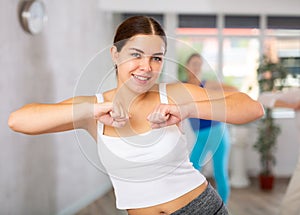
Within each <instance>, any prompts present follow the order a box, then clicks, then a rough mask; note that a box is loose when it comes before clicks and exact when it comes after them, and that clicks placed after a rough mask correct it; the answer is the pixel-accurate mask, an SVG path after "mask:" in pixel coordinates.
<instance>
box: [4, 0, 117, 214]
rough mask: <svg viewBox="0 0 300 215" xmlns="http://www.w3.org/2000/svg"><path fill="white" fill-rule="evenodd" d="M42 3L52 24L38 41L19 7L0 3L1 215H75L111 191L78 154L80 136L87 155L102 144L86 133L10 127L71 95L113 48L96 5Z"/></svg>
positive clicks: (77, 0) (106, 20) (107, 23)
mask: <svg viewBox="0 0 300 215" xmlns="http://www.w3.org/2000/svg"><path fill="white" fill-rule="evenodd" d="M43 2H44V3H45V5H46V9H47V12H48V23H47V24H46V26H45V29H44V31H43V32H42V33H41V34H40V35H36V36H31V35H29V34H27V33H25V32H24V31H23V30H22V28H21V27H20V24H19V21H18V14H17V9H18V5H19V1H7V0H0V26H1V34H0V65H1V70H0V73H1V79H0V95H1V98H2V101H3V102H2V105H1V106H0V119H1V120H0V134H1V135H0V136H1V142H0V145H1V150H0V189H1V190H0V205H1V207H0V214H7V215H9V214H12V215H17V214H22V215H26V214H28V215H34V214H51V215H52V214H72V213H74V212H75V211H77V210H78V209H79V208H80V207H82V206H83V205H86V204H87V203H89V202H90V201H92V200H93V199H94V198H97V197H99V195H101V194H102V193H104V192H106V191H107V190H108V189H109V188H110V182H109V180H108V178H107V176H106V175H105V174H103V173H102V172H101V171H99V170H97V169H96V168H95V167H93V165H92V164H91V163H90V162H88V160H87V159H86V158H85V157H84V155H83V153H82V151H81V150H80V148H79V144H78V140H77V139H78V138H79V140H80V141H81V143H83V142H84V143H85V144H86V145H85V146H84V149H85V150H89V149H88V147H89V148H90V150H93V149H95V146H96V145H95V143H94V142H93V140H91V138H89V137H87V136H86V135H85V134H84V133H83V132H79V133H77V135H76V133H75V132H65V133H60V134H49V135H39V136H26V135H22V134H18V133H15V132H13V131H11V130H9V128H8V126H7V119H8V115H9V113H10V112H11V111H13V110H15V109H17V108H19V107H20V106H22V105H23V104H25V103H30V102H56V101H60V100H62V99H65V98H68V97H72V96H73V93H74V89H75V87H76V83H77V80H78V78H79V75H80V74H81V70H82V69H83V68H84V66H85V65H86V64H87V63H88V61H89V60H90V59H91V57H92V56H94V55H95V53H96V52H98V51H100V50H101V49H103V48H105V47H107V46H108V45H109V44H110V43H111V35H112V33H113V32H112V27H111V26H112V17H111V16H110V14H109V13H104V12H101V11H100V10H99V8H98V7H97V5H98V3H97V1H96V0H95V1H94V0H89V1H84V2H83V1H81V0H73V1H61V0H54V1H53V0H51V1H50V0H44V1H43ZM98 72H99V74H102V76H104V74H105V73H106V71H105V70H104V69H101V68H98ZM92 145H93V147H91V146H92ZM89 153H92V152H89Z"/></svg>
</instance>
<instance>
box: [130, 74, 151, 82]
mask: <svg viewBox="0 0 300 215" xmlns="http://www.w3.org/2000/svg"><path fill="white" fill-rule="evenodd" d="M132 76H133V77H134V78H136V79H138V80H140V81H148V80H150V78H151V77H145V76H140V75H134V74H133V75H132Z"/></svg>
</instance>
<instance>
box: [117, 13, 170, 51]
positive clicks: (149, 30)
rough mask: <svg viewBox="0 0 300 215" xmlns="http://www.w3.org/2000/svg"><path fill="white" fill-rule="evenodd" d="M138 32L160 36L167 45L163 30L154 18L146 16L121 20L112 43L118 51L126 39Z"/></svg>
mask: <svg viewBox="0 0 300 215" xmlns="http://www.w3.org/2000/svg"><path fill="white" fill-rule="evenodd" d="M138 34H143V35H157V36H160V37H161V38H162V40H163V41H164V43H165V47H167V39H166V34H165V31H164V30H163V28H162V27H161V25H160V24H159V23H158V22H157V21H156V20H155V19H153V18H151V17H147V16H132V17H129V18H128V19H126V20H125V21H124V22H122V23H121V24H120V25H119V27H118V28H117V31H116V33H115V37H114V45H115V46H116V47H117V50H118V52H119V51H121V49H122V48H123V46H124V45H125V43H126V41H127V40H128V39H130V38H131V37H133V36H135V35H138Z"/></svg>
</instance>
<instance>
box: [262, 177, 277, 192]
mask: <svg viewBox="0 0 300 215" xmlns="http://www.w3.org/2000/svg"><path fill="white" fill-rule="evenodd" d="M259 185H260V189H262V190H266V191H267V190H272V189H273V185H274V175H263V174H261V175H259Z"/></svg>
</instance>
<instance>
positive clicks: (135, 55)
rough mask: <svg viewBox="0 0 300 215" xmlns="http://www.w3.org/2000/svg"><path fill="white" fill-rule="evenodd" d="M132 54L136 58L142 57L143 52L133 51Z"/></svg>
mask: <svg viewBox="0 0 300 215" xmlns="http://www.w3.org/2000/svg"><path fill="white" fill-rule="evenodd" d="M131 56H132V57H134V58H140V57H141V54H140V53H131Z"/></svg>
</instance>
